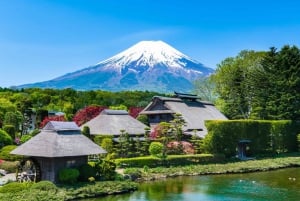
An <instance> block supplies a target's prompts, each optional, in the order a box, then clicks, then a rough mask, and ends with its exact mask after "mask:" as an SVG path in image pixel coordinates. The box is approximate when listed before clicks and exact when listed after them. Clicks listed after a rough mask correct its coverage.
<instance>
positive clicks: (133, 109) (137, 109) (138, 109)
mask: <svg viewBox="0 0 300 201" xmlns="http://www.w3.org/2000/svg"><path fill="white" fill-rule="evenodd" d="M143 109H144V108H142V107H130V108H129V115H130V116H132V117H133V118H135V119H136V118H137V117H138V116H139V114H140V112H141V111H142V110H143Z"/></svg>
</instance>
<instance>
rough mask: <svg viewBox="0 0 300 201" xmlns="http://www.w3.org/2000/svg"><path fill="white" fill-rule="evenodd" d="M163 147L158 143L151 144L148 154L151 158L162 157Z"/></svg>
mask: <svg viewBox="0 0 300 201" xmlns="http://www.w3.org/2000/svg"><path fill="white" fill-rule="evenodd" d="M163 147H164V145H163V144H162V143H160V142H151V144H150V146H149V153H150V154H151V155H152V156H160V155H162V151H163Z"/></svg>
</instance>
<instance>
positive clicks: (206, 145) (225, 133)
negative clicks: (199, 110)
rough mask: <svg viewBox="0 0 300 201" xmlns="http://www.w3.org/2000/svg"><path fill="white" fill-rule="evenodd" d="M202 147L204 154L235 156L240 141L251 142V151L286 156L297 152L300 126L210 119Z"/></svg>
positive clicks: (290, 123)
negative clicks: (285, 153)
mask: <svg viewBox="0 0 300 201" xmlns="http://www.w3.org/2000/svg"><path fill="white" fill-rule="evenodd" d="M205 125H206V127H207V130H208V134H207V135H206V136H205V138H204V140H203V144H202V149H203V151H204V152H208V153H223V154H225V155H226V156H227V157H228V156H234V155H236V152H237V150H236V149H237V145H238V142H239V141H240V140H244V139H247V140H251V143H250V144H249V147H250V152H251V154H253V155H256V154H263V153H284V152H295V151H297V134H298V133H299V131H300V123H298V122H295V121H290V120H280V121H266V120H224V121H223V120H210V121H206V124H205Z"/></svg>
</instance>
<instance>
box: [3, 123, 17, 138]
mask: <svg viewBox="0 0 300 201" xmlns="http://www.w3.org/2000/svg"><path fill="white" fill-rule="evenodd" d="M3 130H4V131H5V132H6V133H7V134H9V136H10V137H11V138H12V139H15V137H16V129H15V127H14V126H13V125H5V126H3Z"/></svg>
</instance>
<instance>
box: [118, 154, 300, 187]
mask: <svg viewBox="0 0 300 201" xmlns="http://www.w3.org/2000/svg"><path fill="white" fill-rule="evenodd" d="M287 167H300V153H296V154H293V155H290V156H277V157H272V158H263V159H257V160H249V161H233V162H226V163H216V164H199V165H188V166H182V167H168V168H166V167H156V168H128V169H125V170H124V173H125V174H129V175H140V177H139V178H138V180H139V181H143V180H154V179H159V178H165V177H175V176H184V175H187V176H188V175H209V174H234V173H247V172H257V171H268V170H275V169H280V168H287Z"/></svg>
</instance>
